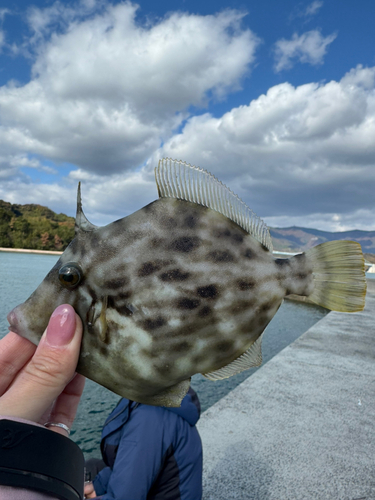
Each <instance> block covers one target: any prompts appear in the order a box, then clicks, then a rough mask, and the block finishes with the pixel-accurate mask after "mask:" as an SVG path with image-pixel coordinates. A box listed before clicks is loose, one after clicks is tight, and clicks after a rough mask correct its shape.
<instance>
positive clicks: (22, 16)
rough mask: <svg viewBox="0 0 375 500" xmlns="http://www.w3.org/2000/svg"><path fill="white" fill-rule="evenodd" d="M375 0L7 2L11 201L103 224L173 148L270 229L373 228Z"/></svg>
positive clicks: (0, 109)
mask: <svg viewBox="0 0 375 500" xmlns="http://www.w3.org/2000/svg"><path fill="white" fill-rule="evenodd" d="M374 19H375V3H374V2H372V1H370V0H368V1H361V2H354V1H351V0H346V1H343V0H341V1H339V0H331V1H328V0H326V1H324V0H314V1H302V2H293V1H289V0H283V1H282V2H280V1H279V0H268V1H264V2H241V1H237V0H235V1H231V2H230V3H228V2H225V1H217V2H204V3H202V2H198V1H195V0H185V1H184V0H175V1H164V2H162V3H160V2H154V1H141V2H138V4H135V3H131V2H116V1H111V2H110V1H106V0H97V1H96V0H80V1H65V2H54V1H36V2H30V1H26V0H17V1H14V2H12V0H10V1H8V2H7V4H6V6H4V7H2V6H0V198H1V199H4V200H7V201H10V202H13V203H39V204H43V205H48V206H49V207H50V208H52V209H53V210H56V211H58V212H64V213H67V214H69V215H74V211H75V191H76V186H77V182H78V181H79V180H81V181H82V183H83V201H84V208H85V211H86V213H87V215H88V216H89V218H91V220H92V222H94V223H97V224H104V223H108V222H110V221H111V220H113V219H116V218H119V217H121V216H124V215H127V214H129V213H131V212H133V211H134V210H136V209H138V208H141V207H142V206H143V205H145V204H147V203H149V202H150V201H152V200H154V199H155V198H156V189H155V186H154V181H153V173H152V172H153V167H154V166H155V165H156V164H157V161H158V159H159V158H161V157H163V156H169V157H173V158H178V159H183V160H185V161H188V162H190V163H193V164H196V165H199V166H201V167H203V168H206V169H207V170H209V171H210V172H212V173H213V174H214V175H216V176H217V177H218V178H219V179H220V180H222V181H223V182H225V183H226V184H227V185H228V186H229V187H230V188H231V189H232V190H233V191H235V192H236V193H238V194H239V195H240V196H241V197H242V199H244V201H246V202H247V203H248V205H249V206H250V207H251V208H252V209H253V210H254V211H255V212H256V213H257V214H258V215H259V216H260V217H262V218H263V219H264V220H265V221H266V222H267V223H268V224H270V225H273V226H278V227H287V226H291V225H299V226H305V227H315V228H318V229H323V230H329V231H340V230H346V229H354V228H357V229H375V202H374V199H375V171H374V164H375V140H374V139H375V49H374V47H375V43H374V42H375V34H374V29H373V24H374Z"/></svg>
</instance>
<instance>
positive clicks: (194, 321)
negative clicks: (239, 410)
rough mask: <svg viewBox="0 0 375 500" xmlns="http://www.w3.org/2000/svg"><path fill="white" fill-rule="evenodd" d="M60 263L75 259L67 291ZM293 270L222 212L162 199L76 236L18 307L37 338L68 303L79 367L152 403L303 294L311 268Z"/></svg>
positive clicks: (239, 346)
mask: <svg viewBox="0 0 375 500" xmlns="http://www.w3.org/2000/svg"><path fill="white" fill-rule="evenodd" d="M67 262H77V263H78V264H79V265H80V267H81V269H82V271H83V276H84V278H83V280H82V282H81V283H80V284H79V286H78V287H77V288H76V289H74V290H72V291H68V290H66V289H64V288H63V287H62V286H61V285H60V283H59V280H58V271H59V269H60V268H61V267H62V266H63V265H64V264H65V263H67ZM291 267H292V266H291V264H290V263H289V264H288V265H286V264H284V265H282V263H278V261H275V260H274V259H273V257H272V255H271V253H270V252H269V251H268V250H267V249H266V248H265V247H263V246H262V245H261V244H260V243H259V242H258V241H256V240H255V239H254V238H253V237H252V236H250V235H249V234H247V233H246V232H245V231H244V230H243V229H242V228H240V227H239V226H238V225H237V224H235V223H234V222H232V221H231V220H229V219H228V218H226V217H224V216H223V215H221V214H219V213H217V212H215V211H212V210H209V209H208V208H206V207H203V206H199V205H195V204H193V203H190V202H187V201H181V200H174V199H159V200H157V201H155V202H153V203H151V204H150V205H148V206H146V207H144V208H143V209H141V210H139V211H138V212H135V213H134V214H132V215H130V216H128V217H126V218H124V219H121V220H119V221H116V222H114V223H112V224H109V225H108V226H105V227H102V228H98V229H96V230H93V231H87V232H85V231H82V232H80V233H78V236H77V237H76V238H75V239H74V240H73V241H72V243H71V244H70V245H69V247H68V248H67V249H66V250H65V252H64V254H63V255H62V256H61V258H60V260H59V261H58V262H57V264H56V265H55V267H54V268H53V269H52V270H51V272H50V273H49V274H48V276H47V277H46V278H45V280H44V282H43V283H42V284H41V285H40V287H39V288H38V289H37V290H36V291H35V292H34V294H33V295H32V296H31V297H30V299H29V300H28V301H27V302H26V303H25V304H23V306H20V307H22V315H23V317H24V318H28V324H29V329H31V328H32V327H33V331H32V338H33V339H34V341H35V342H37V341H38V340H39V337H40V335H41V333H42V332H43V331H44V328H45V327H46V325H47V322H48V317H49V315H50V314H51V313H52V311H53V310H54V308H55V307H56V306H57V305H58V304H62V303H69V304H71V305H72V306H73V307H74V308H75V310H76V311H77V313H78V314H79V315H80V317H81V319H82V321H83V325H84V336H83V343H82V350H81V356H80V361H79V365H78V371H79V372H81V373H82V374H84V375H86V376H87V377H89V378H91V379H93V380H95V381H97V382H98V383H100V384H102V385H104V386H106V387H108V388H110V389H111V390H113V391H114V392H117V393H119V394H120V395H124V396H126V397H128V398H130V399H133V400H135V401H140V402H149V401H151V400H152V396H153V395H154V394H157V393H158V392H160V391H162V390H163V389H165V388H166V387H169V386H171V385H174V384H177V383H178V382H181V381H184V380H187V379H189V377H190V376H191V375H193V374H195V373H198V372H201V373H207V372H210V371H213V370H216V369H218V368H220V367H222V366H223V365H225V364H227V363H229V362H231V361H232V360H234V359H235V358H237V357H238V356H239V355H241V354H242V353H243V352H244V351H245V350H246V349H247V348H248V347H249V346H250V345H251V344H252V343H253V342H254V341H255V340H256V339H257V338H258V337H259V335H260V334H261V333H262V331H263V330H264V328H265V327H266V325H267V324H268V323H269V321H270V320H271V319H272V317H273V316H274V314H275V313H276V311H277V309H278V308H279V306H280V304H281V302H282V300H283V298H284V296H285V295H286V293H288V292H289V293H291V292H298V291H302V292H305V294H306V295H307V294H308V292H309V290H310V288H311V286H312V278H311V273H309V269H308V268H306V265H304V263H303V262H301V263H300V266H299V268H298V273H299V276H298V279H297V280H296V279H294V278H293V275H294V274H295V273H294V274H293V272H291ZM287 271H288V272H287ZM298 287H299V288H300V290H297V288H298ZM104 301H106V308H105V316H106V325H107V328H106V332H105V335H104V336H103V335H101V332H100V319H99V317H100V313H101V311H102V308H103V302H104ZM41 306H42V307H41ZM41 310H43V311H44V313H43V316H44V317H43V319H42V317H41V316H42V315H41ZM34 325H35V326H34Z"/></svg>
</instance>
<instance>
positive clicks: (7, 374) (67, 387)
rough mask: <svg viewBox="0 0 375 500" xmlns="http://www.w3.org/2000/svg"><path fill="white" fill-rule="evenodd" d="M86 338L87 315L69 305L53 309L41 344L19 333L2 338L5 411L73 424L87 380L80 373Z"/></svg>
mask: <svg viewBox="0 0 375 500" xmlns="http://www.w3.org/2000/svg"><path fill="white" fill-rule="evenodd" d="M81 339H82V323H81V320H80V318H79V316H78V315H77V314H76V313H75V311H74V309H73V308H72V306H70V305H67V304H65V305H61V306H59V307H57V308H56V309H55V311H54V312H53V314H52V316H51V318H50V321H49V323H48V327H47V329H46V331H45V332H44V334H43V336H42V338H41V340H40V342H39V345H38V347H36V346H35V345H34V344H32V343H31V342H29V341H28V340H26V339H24V338H23V337H20V336H19V335H17V334H16V333H14V332H9V333H8V334H7V335H6V336H5V337H4V338H3V339H2V340H0V415H2V416H9V417H17V418H22V419H26V420H31V421H33V422H36V423H40V424H45V423H46V422H55V423H61V424H64V425H66V426H67V427H68V428H69V429H70V427H71V425H72V423H73V420H74V418H75V415H76V411H77V407H78V403H79V400H80V397H81V395H82V391H83V387H84V384H85V378H84V377H83V376H82V375H78V374H76V375H75V369H76V366H77V362H78V356H79V350H80V345H81ZM50 428H51V430H53V431H55V432H58V433H60V434H63V435H65V436H66V435H67V432H66V431H65V430H64V429H62V428H60V427H50Z"/></svg>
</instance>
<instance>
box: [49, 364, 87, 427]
mask: <svg viewBox="0 0 375 500" xmlns="http://www.w3.org/2000/svg"><path fill="white" fill-rule="evenodd" d="M85 382H86V379H85V377H83V376H82V375H79V374H78V373H77V374H76V375H75V377H74V378H73V380H71V381H70V382H69V384H68V385H67V386H66V387H65V389H64V390H63V392H62V393H61V394H60V396H59V397H58V398H57V399H56V402H55V404H54V406H53V408H52V411H51V413H50V415H49V417H48V421H49V422H54V423H59V424H65V425H67V426H68V427H69V429H70V428H71V427H72V424H73V421H74V418H75V416H76V413H77V408H78V403H79V400H80V398H81V396H82V392H83V388H84V387H85ZM45 422H46V420H45V421H44V422H43V421H41V422H40V423H41V424H44V423H45ZM50 429H51V430H52V431H55V432H58V433H59V434H63V435H64V436H66V434H67V432H66V431H65V430H64V429H61V428H60V427H50Z"/></svg>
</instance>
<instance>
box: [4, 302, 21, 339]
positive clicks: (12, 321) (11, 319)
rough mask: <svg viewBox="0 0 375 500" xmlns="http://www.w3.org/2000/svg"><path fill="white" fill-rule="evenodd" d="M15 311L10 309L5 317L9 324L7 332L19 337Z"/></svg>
mask: <svg viewBox="0 0 375 500" xmlns="http://www.w3.org/2000/svg"><path fill="white" fill-rule="evenodd" d="M15 309H16V308H15ZM15 309H12V310H11V311H10V313H9V314H8V316H7V320H8V323H9V331H10V332H13V333H17V334H18V335H20V327H19V323H18V318H17V313H16V312H15Z"/></svg>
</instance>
